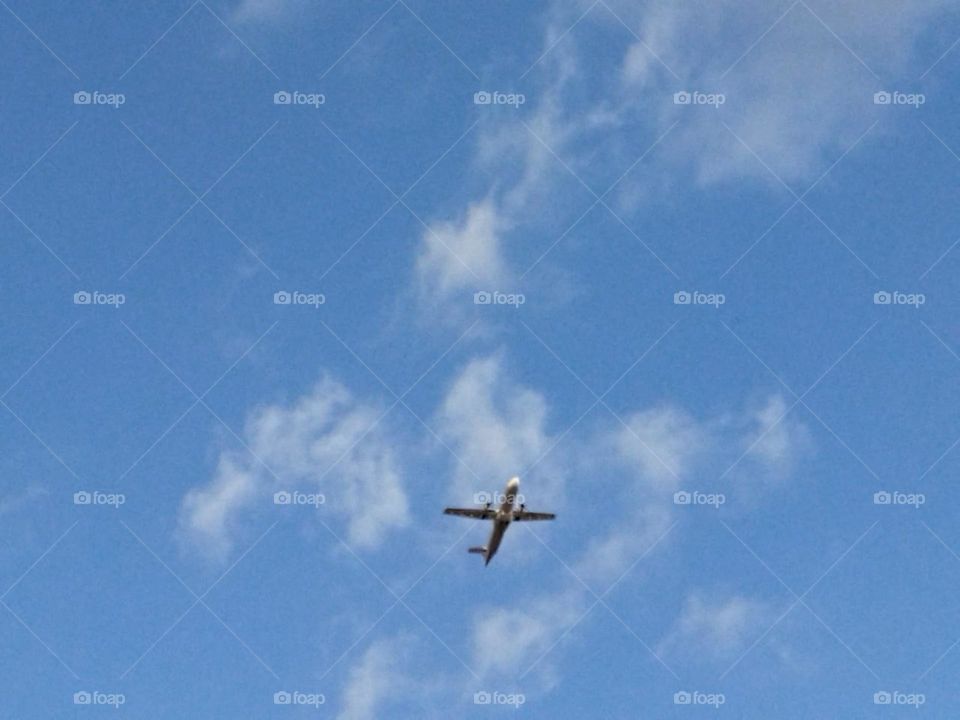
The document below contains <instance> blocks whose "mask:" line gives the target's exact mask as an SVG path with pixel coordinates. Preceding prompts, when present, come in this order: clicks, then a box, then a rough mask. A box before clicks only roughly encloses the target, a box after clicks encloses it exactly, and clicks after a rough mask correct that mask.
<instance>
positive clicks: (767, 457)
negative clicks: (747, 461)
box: [741, 395, 811, 478]
mask: <svg viewBox="0 0 960 720" xmlns="http://www.w3.org/2000/svg"><path fill="white" fill-rule="evenodd" d="M789 409H790V406H789V405H787V402H786V400H785V399H784V398H783V396H781V395H771V396H770V397H769V398H767V401H766V403H765V404H764V405H763V407H761V408H759V409H757V410H756V411H754V412H753V413H751V414H750V416H749V424H750V425H751V426H752V427H750V428H748V430H747V432H746V434H745V436H744V437H743V440H742V442H741V447H742V448H743V451H744V452H747V451H749V454H750V456H751V457H752V458H753V459H755V460H756V461H757V462H758V463H760V464H761V465H762V466H763V468H764V469H765V470H766V471H767V472H768V474H769V475H770V476H772V477H773V478H780V477H783V476H785V475H787V474H789V472H790V471H791V470H792V469H793V467H794V464H795V463H796V461H797V457H798V456H799V455H800V454H801V453H802V452H803V451H805V450H808V449H809V448H810V445H811V440H810V433H809V431H808V430H807V427H806V426H805V425H803V424H801V423H800V422H799V421H797V420H795V419H794V418H793V416H792V414H791V413H788V412H787V411H788V410H789Z"/></svg>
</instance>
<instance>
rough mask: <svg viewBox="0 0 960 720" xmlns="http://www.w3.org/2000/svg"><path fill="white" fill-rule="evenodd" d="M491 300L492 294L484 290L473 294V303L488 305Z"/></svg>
mask: <svg viewBox="0 0 960 720" xmlns="http://www.w3.org/2000/svg"><path fill="white" fill-rule="evenodd" d="M492 301H493V296H492V295H491V294H490V293H488V292H487V291H486V290H481V291H479V292H475V293H474V294H473V304H474V305H489V304H490V303H491V302H492Z"/></svg>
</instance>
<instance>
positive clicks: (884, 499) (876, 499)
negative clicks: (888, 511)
mask: <svg viewBox="0 0 960 720" xmlns="http://www.w3.org/2000/svg"><path fill="white" fill-rule="evenodd" d="M891 502H893V496H892V495H891V494H890V493H888V492H887V491H886V490H881V491H880V492H875V493H874V494H873V504H874V505H889V504H890V503H891Z"/></svg>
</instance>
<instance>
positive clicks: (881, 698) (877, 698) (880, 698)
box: [873, 690, 893, 705]
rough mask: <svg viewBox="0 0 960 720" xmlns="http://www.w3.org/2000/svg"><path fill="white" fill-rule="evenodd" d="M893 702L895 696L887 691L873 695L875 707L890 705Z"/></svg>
mask: <svg viewBox="0 0 960 720" xmlns="http://www.w3.org/2000/svg"><path fill="white" fill-rule="evenodd" d="M892 701H893V696H892V695H891V694H890V693H888V692H887V691H886V690H881V691H880V692H875V693H874V694H873V704H874V705H889V704H890V703H891V702H892Z"/></svg>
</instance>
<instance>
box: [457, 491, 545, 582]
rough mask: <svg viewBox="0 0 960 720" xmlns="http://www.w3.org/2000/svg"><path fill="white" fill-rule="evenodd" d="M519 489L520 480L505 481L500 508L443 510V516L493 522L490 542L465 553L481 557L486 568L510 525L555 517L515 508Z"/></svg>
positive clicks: (521, 507)
mask: <svg viewBox="0 0 960 720" xmlns="http://www.w3.org/2000/svg"><path fill="white" fill-rule="evenodd" d="M519 489H520V478H518V477H512V478H510V479H509V480H508V481H507V488H506V490H505V491H504V493H503V502H502V503H500V507H498V508H492V507H490V505H491V503H486V505H485V506H484V507H482V508H454V507H448V508H444V511H443V513H444V514H445V515H459V516H460V517H468V518H476V519H477V520H493V530H492V531H491V532H490V540H488V541H487V544H486V545H484V546H482V547H472V548H470V549H469V550H468V551H467V552H471V553H475V554H477V555H483V559H484V563H483V566H484V567H486V566H487V565H489V564H490V561H491V560H492V559H493V556H494V555H496V554H497V548H499V547H500V541H501V540H503V534H504V533H505V532H506V531H507V528H508V527H510V523H511V522H514V521H519V520H524V521H525V520H553V519H554V518H555V517H556V515H554V514H553V513H541V512H530V511H529V510H527V508H526V506H525V505H524V504H523V503H520V507H519V508H518V507H517V506H516V503H517V491H518V490H519Z"/></svg>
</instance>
